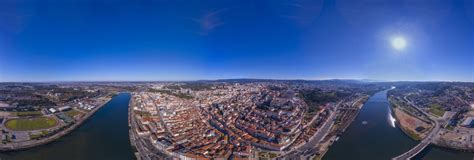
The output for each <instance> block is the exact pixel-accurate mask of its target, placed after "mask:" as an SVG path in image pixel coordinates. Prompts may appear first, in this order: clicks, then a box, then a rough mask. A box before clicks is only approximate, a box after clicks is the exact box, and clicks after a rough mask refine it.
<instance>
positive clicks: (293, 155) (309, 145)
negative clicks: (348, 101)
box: [280, 107, 337, 159]
mask: <svg viewBox="0 0 474 160" xmlns="http://www.w3.org/2000/svg"><path fill="white" fill-rule="evenodd" d="M336 111H337V107H336V109H335V111H332V112H331V113H330V114H331V115H329V117H328V119H327V120H326V122H324V124H323V126H322V127H321V128H320V129H319V130H318V131H316V134H315V135H314V136H313V137H312V138H311V139H310V140H309V141H308V142H306V143H305V144H304V145H302V146H300V147H299V148H297V149H295V150H293V151H290V152H289V153H288V154H286V155H284V156H283V157H280V159H301V157H300V156H302V155H303V153H304V152H306V151H307V150H311V149H313V148H314V147H315V146H316V145H317V144H318V143H319V142H321V140H322V139H323V138H324V137H326V135H327V134H328V133H329V130H330V129H331V127H332V126H333V124H334V118H335V117H336Z"/></svg>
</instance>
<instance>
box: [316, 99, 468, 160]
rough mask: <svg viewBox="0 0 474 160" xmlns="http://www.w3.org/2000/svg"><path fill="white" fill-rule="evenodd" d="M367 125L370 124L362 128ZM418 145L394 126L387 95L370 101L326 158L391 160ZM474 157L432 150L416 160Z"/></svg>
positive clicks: (435, 148)
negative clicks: (364, 122)
mask: <svg viewBox="0 0 474 160" xmlns="http://www.w3.org/2000/svg"><path fill="white" fill-rule="evenodd" d="M363 121H366V122H367V123H366V124H362V122H363ZM417 143H418V142H416V141H414V140H412V139H410V138H409V137H408V136H407V135H405V134H404V133H403V132H402V131H401V130H400V129H399V128H398V127H396V126H395V125H394V119H393V117H392V115H391V111H390V107H389V103H388V100H387V91H381V92H378V93H376V94H375V95H373V96H372V97H370V99H369V100H368V101H367V102H366V103H365V104H364V106H363V107H362V109H361V111H360V113H359V115H358V116H357V118H356V119H355V120H354V122H353V123H352V124H351V125H350V126H349V127H348V128H347V130H346V132H344V134H343V135H342V136H341V137H340V138H339V140H338V141H337V142H335V143H334V144H333V146H331V147H330V148H329V151H328V152H327V153H326V155H325V156H324V157H323V159H325V160H326V159H327V160H347V159H351V160H354V159H359V160H390V159H391V158H393V157H395V156H397V155H399V154H401V153H403V152H406V151H408V150H409V149H411V148H412V147H413V146H415V145H416V144H417ZM473 158H474V153H463V152H457V151H449V150H445V149H440V148H437V147H429V148H428V149H425V151H423V152H422V154H420V156H418V157H415V159H430V160H472V159H473Z"/></svg>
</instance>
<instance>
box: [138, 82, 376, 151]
mask: <svg viewBox="0 0 474 160" xmlns="http://www.w3.org/2000/svg"><path fill="white" fill-rule="evenodd" d="M377 90H382V86H379V85H372V84H358V83H346V82H343V81H341V82H327V83H314V82H306V81H301V82H299V81H245V80H242V81H238V80H236V81H222V82H219V81H218V82H196V83H157V84H151V85H150V86H149V87H148V88H144V89H141V90H140V91H137V92H134V93H133V96H132V100H131V102H130V123H131V128H132V129H131V133H130V134H131V138H132V143H133V145H134V146H136V148H137V151H138V154H139V157H141V158H143V159H158V158H162V157H175V158H183V159H184V158H225V159H229V158H230V159H241V158H244V159H248V158H252V159H255V158H277V157H279V158H285V157H286V158H298V159H300V158H304V157H307V158H311V157H313V158H314V157H318V156H321V155H322V154H323V153H324V152H325V151H327V149H328V147H329V146H330V145H331V144H332V142H333V141H334V140H335V139H336V138H337V136H338V135H339V134H341V133H342V132H343V131H344V129H345V128H346V127H347V126H349V125H350V123H351V121H352V119H354V118H355V117H356V115H357V113H358V110H359V109H360V107H362V105H363V103H364V102H365V101H366V100H367V99H368V97H369V95H371V94H373V93H374V92H376V91H377Z"/></svg>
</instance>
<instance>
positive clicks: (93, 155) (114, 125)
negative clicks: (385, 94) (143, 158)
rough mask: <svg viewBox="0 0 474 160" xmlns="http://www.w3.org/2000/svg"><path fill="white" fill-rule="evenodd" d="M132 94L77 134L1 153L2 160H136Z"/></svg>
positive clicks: (117, 99) (97, 114) (94, 117)
mask: <svg viewBox="0 0 474 160" xmlns="http://www.w3.org/2000/svg"><path fill="white" fill-rule="evenodd" d="M129 99H130V94H128V93H120V94H119V95H117V96H115V97H113V98H112V99H111V100H110V101H109V102H107V103H106V104H105V105H104V106H103V107H102V108H101V109H99V110H97V111H96V112H95V113H94V114H93V115H92V116H91V117H89V119H87V120H86V121H84V122H83V123H82V124H81V125H80V126H78V127H77V128H76V129H74V131H72V132H70V133H69V134H67V135H65V136H63V137H61V138H59V139H57V140H55V141H53V142H51V143H48V144H44V145H40V146H37V147H32V148H29V149H26V150H17V151H11V152H0V159H2V160H35V159H45V160H64V159H67V160H85V159H87V160H104V159H113V160H133V159H136V158H135V157H134V156H133V152H132V151H133V149H132V147H131V146H130V141H129V139H128V138H129V135H128V125H127V112H128V110H127V109H128V105H127V104H128V102H129Z"/></svg>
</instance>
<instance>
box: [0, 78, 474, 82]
mask: <svg viewBox="0 0 474 160" xmlns="http://www.w3.org/2000/svg"><path fill="white" fill-rule="evenodd" d="M223 80H224V81H225V80H275V81H337V80H340V81H344V80H352V81H363V82H367V83H382V82H454V83H455V82H461V83H474V81H457V80H376V79H358V78H354V79H351V78H327V79H304V78H295V79H286V78H285V79H284V78H224V79H193V80H57V81H56V80H53V81H0V83H80V82H86V83H94V82H98V83H106V82H122V83H124V82H198V81H223Z"/></svg>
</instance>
